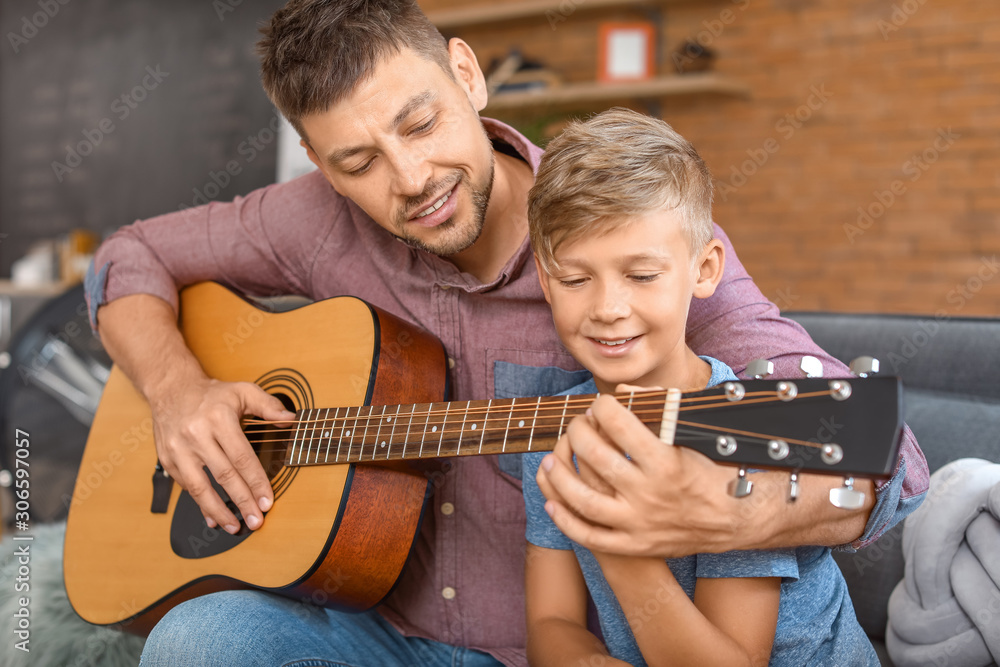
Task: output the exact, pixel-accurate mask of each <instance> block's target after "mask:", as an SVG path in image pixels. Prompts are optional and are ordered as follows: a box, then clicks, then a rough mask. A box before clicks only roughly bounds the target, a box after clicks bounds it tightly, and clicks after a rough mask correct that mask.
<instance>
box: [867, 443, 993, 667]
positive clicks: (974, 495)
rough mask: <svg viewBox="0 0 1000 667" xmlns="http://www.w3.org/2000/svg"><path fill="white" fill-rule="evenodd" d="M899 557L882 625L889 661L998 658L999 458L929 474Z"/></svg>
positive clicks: (906, 666)
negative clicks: (901, 571)
mask: <svg viewBox="0 0 1000 667" xmlns="http://www.w3.org/2000/svg"><path fill="white" fill-rule="evenodd" d="M903 557H904V558H905V560H906V570H905V576H904V578H903V580H902V581H901V582H899V584H898V585H897V586H896V588H895V590H894V591H893V592H892V596H891V597H890V598H889V624H888V627H887V628H886V648H887V649H888V651H889V656H890V657H891V658H892V661H893V662H894V663H895V664H896V665H897V667H910V666H911V665H913V666H914V667H916V666H917V665H920V666H923V665H948V666H949V667H963V666H968V667H972V666H977V667H980V666H982V665H990V664H994V663H996V662H1000V464H997V463H991V462H989V461H984V460H982V459H959V460H957V461H953V462H952V463H949V464H948V465H946V466H945V467H943V468H941V469H940V470H938V471H937V472H935V473H934V474H933V475H932V476H931V483H930V490H929V491H928V494H927V498H926V500H925V501H924V503H923V505H921V506H920V507H919V508H918V509H917V510H916V511H915V512H914V513H913V514H912V515H910V516H909V517H907V519H906V523H905V524H904V528H903Z"/></svg>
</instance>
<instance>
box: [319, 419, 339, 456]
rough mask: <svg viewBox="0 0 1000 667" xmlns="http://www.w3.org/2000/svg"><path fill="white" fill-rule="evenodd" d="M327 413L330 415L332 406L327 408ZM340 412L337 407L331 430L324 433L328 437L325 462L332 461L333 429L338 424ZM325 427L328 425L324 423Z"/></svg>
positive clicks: (330, 426)
mask: <svg viewBox="0 0 1000 667" xmlns="http://www.w3.org/2000/svg"><path fill="white" fill-rule="evenodd" d="M326 414H327V416H328V417H329V416H330V408H327V409H326ZM339 414H340V408H337V410H336V411H335V412H334V413H333V423H332V424H331V425H329V429H330V430H329V431H327V432H326V433H324V434H323V436H324V437H325V438H326V453H325V454H324V455H323V463H329V462H330V447H331V446H332V445H333V429H334V428H335V427H336V425H337V415H339ZM324 428H326V425H324Z"/></svg>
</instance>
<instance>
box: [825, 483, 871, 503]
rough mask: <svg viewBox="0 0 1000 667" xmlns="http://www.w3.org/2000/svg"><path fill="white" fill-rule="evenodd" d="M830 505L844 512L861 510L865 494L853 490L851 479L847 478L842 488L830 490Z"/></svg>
mask: <svg viewBox="0 0 1000 667" xmlns="http://www.w3.org/2000/svg"><path fill="white" fill-rule="evenodd" d="M830 504H831V505H833V506H834V507H839V508H840V509H844V510H856V509H861V507H862V506H863V505H864V504H865V493H864V491H858V490H856V489H855V488H854V478H853V477H847V478H846V479H844V486H842V487H840V488H839V489H830Z"/></svg>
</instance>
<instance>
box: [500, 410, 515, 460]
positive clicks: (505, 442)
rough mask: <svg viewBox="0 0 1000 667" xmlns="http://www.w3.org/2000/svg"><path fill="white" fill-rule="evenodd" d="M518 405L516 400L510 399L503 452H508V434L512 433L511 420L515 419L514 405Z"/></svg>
mask: <svg viewBox="0 0 1000 667" xmlns="http://www.w3.org/2000/svg"><path fill="white" fill-rule="evenodd" d="M515 403H517V399H516V398H512V399H510V410H509V411H508V412H507V427H506V428H504V430H503V445H502V446H501V447H500V451H501V452H506V451H507V433H508V432H509V431H510V420H511V419H513V418H514V404H515Z"/></svg>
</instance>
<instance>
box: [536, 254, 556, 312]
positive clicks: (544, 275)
mask: <svg viewBox="0 0 1000 667" xmlns="http://www.w3.org/2000/svg"><path fill="white" fill-rule="evenodd" d="M533 257H534V258H535V269H536V270H537V272H538V284H539V285H541V286H542V294H544V295H545V301H546V302H548V303H549V305H551V304H552V299H550V298H549V280H548V278H549V273H548V271H546V270H545V267H543V266H542V263H541V262H540V261H539V260H538V255H533Z"/></svg>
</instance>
